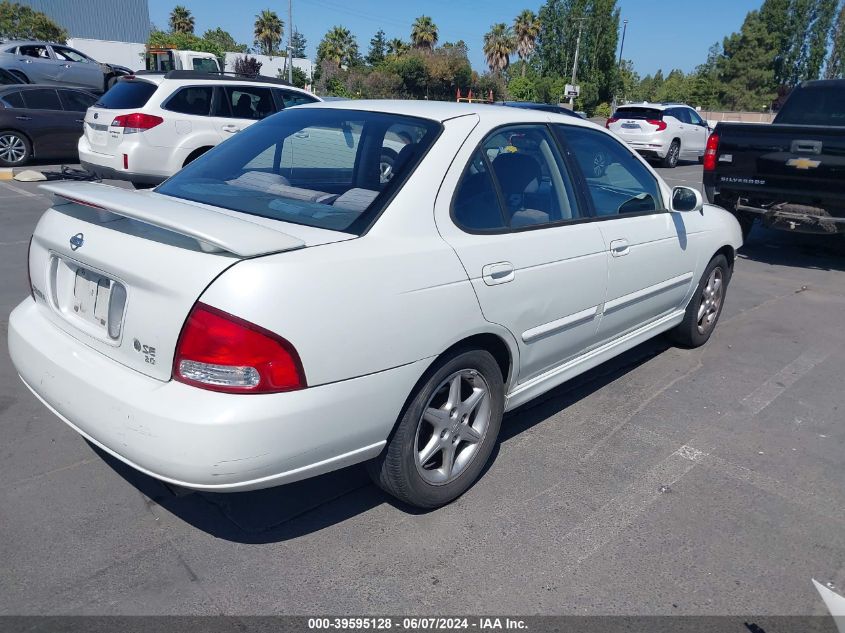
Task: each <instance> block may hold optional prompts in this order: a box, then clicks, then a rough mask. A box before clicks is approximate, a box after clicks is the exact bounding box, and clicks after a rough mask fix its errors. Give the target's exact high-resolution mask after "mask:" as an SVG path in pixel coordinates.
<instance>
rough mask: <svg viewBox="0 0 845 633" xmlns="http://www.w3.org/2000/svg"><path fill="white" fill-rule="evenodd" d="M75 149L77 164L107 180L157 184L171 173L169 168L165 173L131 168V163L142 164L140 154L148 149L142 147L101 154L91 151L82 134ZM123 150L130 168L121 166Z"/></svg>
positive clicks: (131, 147) (130, 147)
mask: <svg viewBox="0 0 845 633" xmlns="http://www.w3.org/2000/svg"><path fill="white" fill-rule="evenodd" d="M77 149H78V151H79V164H80V165H82V168H83V169H84V170H85V171H87V172H90V173H92V174H94V175H95V176H97V177H98V178H103V179H108V180H127V181H129V182H137V183H139V184H144V185H158V184H160V183H162V182H164V181H165V180H167V179H168V178H169V177H170V175H172V172H171V171H170V170H167V172H166V173H161V172H151V171H150V170H147V169H142V170H141V171H138V169H135V170H131V167H132V166H133V165H143V164H144V163H143V161H142V160H140V155H141V154H142V153H143V152H144V151H145V150H146V151H150V150H147V148H144V147H140V146H129V147H126V148H120V149H121V153H118V154H114V155H112V154H102V153H100V152H95V151H93V150H92V149H91V145H90V144H89V143H88V139H86V138H85V137H84V136H82V137H80V139H79V144H78V145H77ZM162 151H167V150H162ZM123 152H125V153H126V157H127V162H128V164H129V166H130V169H124V168H123ZM165 167H166V165H165Z"/></svg>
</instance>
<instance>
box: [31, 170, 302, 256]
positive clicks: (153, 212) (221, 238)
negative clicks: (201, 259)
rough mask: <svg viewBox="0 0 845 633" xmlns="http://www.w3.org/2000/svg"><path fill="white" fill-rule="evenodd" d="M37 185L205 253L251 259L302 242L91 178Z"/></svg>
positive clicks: (266, 229) (247, 221) (209, 211)
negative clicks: (194, 244)
mask: <svg viewBox="0 0 845 633" xmlns="http://www.w3.org/2000/svg"><path fill="white" fill-rule="evenodd" d="M41 189H43V190H44V191H49V192H50V193H52V194H53V195H54V196H56V197H57V198H60V199H62V200H66V201H68V202H71V203H74V204H78V205H82V206H84V207H90V208H92V209H96V210H98V211H101V212H104V213H111V214H114V215H119V216H122V217H125V218H131V219H133V220H138V221H139V222H145V223H146V224H152V225H153V226H157V227H159V228H162V229H166V230H168V231H173V232H174V233H178V234H179V235H184V236H186V237H190V238H193V239H195V240H197V241H198V242H199V243H200V247H201V248H202V249H203V250H204V251H206V252H214V251H225V252H227V253H232V254H233V255H237V256H238V257H257V256H259V255H269V254H270V253H281V252H283V251H291V250H296V249H298V248H303V247H304V246H305V242H303V241H302V240H300V239H298V238H296V237H293V236H291V235H288V234H287V233H282V232H281V231H276V230H275V229H272V228H270V227H267V226H263V225H261V224H257V223H255V222H251V221H250V220H247V219H245V218H238V217H234V216H231V215H227V214H225V213H219V212H217V211H213V210H211V209H206V208H203V207H200V206H197V205H195V204H191V203H189V202H183V201H181V200H178V199H177V198H171V197H170V196H165V195H162V194H158V193H155V192H153V191H133V190H131V189H121V188H119V187H113V186H111V185H103V184H100V183H93V182H60V183H51V184H47V185H41ZM103 219H105V218H103Z"/></svg>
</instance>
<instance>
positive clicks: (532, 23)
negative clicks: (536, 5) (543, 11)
mask: <svg viewBox="0 0 845 633" xmlns="http://www.w3.org/2000/svg"><path fill="white" fill-rule="evenodd" d="M513 30H514V35H515V36H516V53H517V55H519V59H521V60H522V76H523V77H525V65H526V63H527V62H528V58H529V57H530V56H531V53H533V52H534V47H535V46H536V44H537V36H539V35H540V20H539V19H537V16H536V15H535V14H534V12H533V11H532V10H531V9H525V10H524V11H523V12H522V13H520V14H519V15H518V16H516V19H515V20H514V21H513Z"/></svg>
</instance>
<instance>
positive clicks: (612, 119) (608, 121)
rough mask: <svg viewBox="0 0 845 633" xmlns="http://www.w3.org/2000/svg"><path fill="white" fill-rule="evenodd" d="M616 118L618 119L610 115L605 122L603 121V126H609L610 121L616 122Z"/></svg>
mask: <svg viewBox="0 0 845 633" xmlns="http://www.w3.org/2000/svg"><path fill="white" fill-rule="evenodd" d="M618 120H619V119H617V118H616V117H613V116H612V117H610V118H609V119H608V120H607V123H605V124H604V127H607V128H609V127H610V124H611V123H616V122H617V121H618Z"/></svg>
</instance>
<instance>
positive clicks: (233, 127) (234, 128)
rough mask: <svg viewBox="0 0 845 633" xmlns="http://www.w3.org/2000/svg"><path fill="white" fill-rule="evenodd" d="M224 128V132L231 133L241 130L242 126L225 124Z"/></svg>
mask: <svg viewBox="0 0 845 633" xmlns="http://www.w3.org/2000/svg"><path fill="white" fill-rule="evenodd" d="M222 130H223V131H224V132H229V133H230V134H234V133H235V132H240V131H241V128H239V127H238V126H237V125H224V126H223V128H222Z"/></svg>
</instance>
